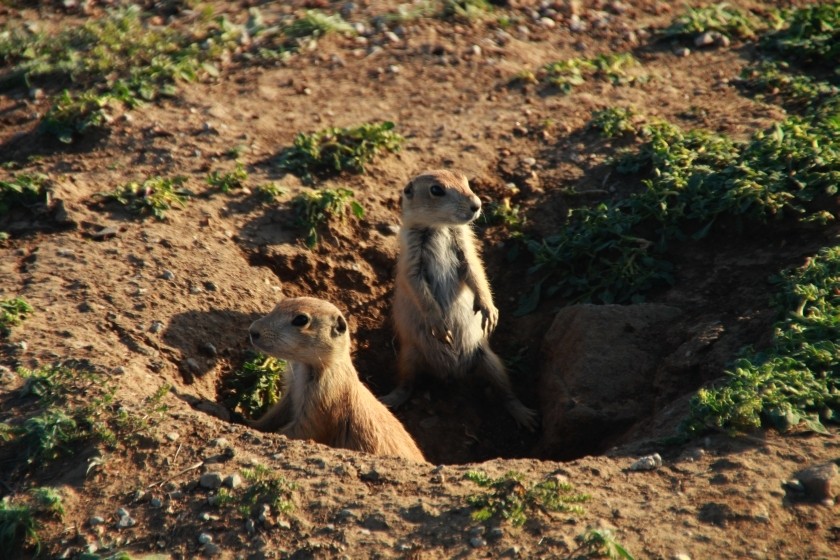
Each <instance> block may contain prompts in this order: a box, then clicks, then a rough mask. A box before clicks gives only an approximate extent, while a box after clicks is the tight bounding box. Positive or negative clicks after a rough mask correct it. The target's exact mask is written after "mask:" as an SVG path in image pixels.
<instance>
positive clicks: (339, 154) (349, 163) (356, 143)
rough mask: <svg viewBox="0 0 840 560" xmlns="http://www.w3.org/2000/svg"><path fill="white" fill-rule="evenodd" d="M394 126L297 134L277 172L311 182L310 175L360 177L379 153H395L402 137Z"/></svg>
mask: <svg viewBox="0 0 840 560" xmlns="http://www.w3.org/2000/svg"><path fill="white" fill-rule="evenodd" d="M394 126H395V125H394V123H392V122H387V121H386V122H382V123H367V124H363V125H360V126H357V127H352V128H326V129H324V130H321V131H318V132H315V133H313V134H304V133H299V134H298V135H297V136H296V137H295V140H294V143H293V144H292V146H291V147H289V148H286V149H284V150H283V151H282V152H281V153H280V156H279V158H278V160H277V165H278V167H279V168H280V169H284V170H286V171H289V172H290V173H294V174H296V175H298V176H300V177H302V178H304V179H305V180H309V181H311V180H312V178H313V175H329V174H335V173H341V172H342V171H350V172H353V173H364V172H365V165H367V164H368V163H370V162H371V161H372V160H373V158H374V157H375V156H376V155H377V154H378V153H379V152H381V151H389V152H396V151H399V149H400V145H401V144H402V142H403V140H404V139H403V137H402V136H400V135H399V134H397V133H396V132H394Z"/></svg>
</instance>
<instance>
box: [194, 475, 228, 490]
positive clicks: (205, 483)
mask: <svg viewBox="0 0 840 560" xmlns="http://www.w3.org/2000/svg"><path fill="white" fill-rule="evenodd" d="M198 483H199V485H201V487H202V488H207V489H208V490H216V489H217V488H221V486H222V475H221V474H220V473H217V472H207V473H204V474H203V475H201V478H200V479H199V481H198Z"/></svg>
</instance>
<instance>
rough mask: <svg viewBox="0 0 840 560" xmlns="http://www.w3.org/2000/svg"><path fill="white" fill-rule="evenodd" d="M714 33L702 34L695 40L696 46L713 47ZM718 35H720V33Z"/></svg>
mask: <svg viewBox="0 0 840 560" xmlns="http://www.w3.org/2000/svg"><path fill="white" fill-rule="evenodd" d="M714 33H715V32H714V31H706V32H705V33H701V34H700V35H698V36H697V37H695V38H694V46H695V47H708V46H709V45H713V44H714V43H715V36H714ZM718 35H720V34H719V33H718Z"/></svg>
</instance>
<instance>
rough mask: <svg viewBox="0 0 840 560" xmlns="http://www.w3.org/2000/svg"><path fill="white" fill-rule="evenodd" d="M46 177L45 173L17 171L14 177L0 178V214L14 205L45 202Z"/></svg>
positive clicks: (8, 210) (25, 205) (26, 205)
mask: <svg viewBox="0 0 840 560" xmlns="http://www.w3.org/2000/svg"><path fill="white" fill-rule="evenodd" d="M47 179H48V177H47V176H46V175H41V174H29V173H19V174H17V175H15V177H14V179H9V180H0V216H2V215H4V214H7V213H8V212H10V211H11V209H12V208H13V207H14V206H24V207H28V206H32V205H34V204H40V203H45V202H47V191H46V188H45V184H46V182H47Z"/></svg>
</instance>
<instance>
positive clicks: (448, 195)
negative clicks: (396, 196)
mask: <svg viewBox="0 0 840 560" xmlns="http://www.w3.org/2000/svg"><path fill="white" fill-rule="evenodd" d="M480 213H481V200H480V199H479V198H478V197H477V196H476V195H475V193H474V192H472V189H470V184H469V182H468V181H467V178H466V177H464V176H463V175H461V174H460V173H453V172H452V171H446V170H437V171H426V172H425V173H421V174H420V175H417V176H416V177H414V178H413V179H412V180H411V181H409V182H408V184H407V185H406V186H405V188H403V192H402V217H403V225H404V226H408V227H411V226H460V225H464V224H468V223H470V222H471V221H473V220H474V219H476V218H477V217H478V216H479V214H480Z"/></svg>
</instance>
